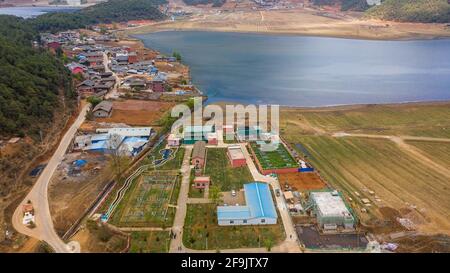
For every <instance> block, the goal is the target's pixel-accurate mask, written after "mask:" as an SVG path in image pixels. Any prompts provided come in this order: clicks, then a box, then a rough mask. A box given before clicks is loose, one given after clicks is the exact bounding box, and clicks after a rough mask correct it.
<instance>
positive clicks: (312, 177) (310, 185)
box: [279, 173, 327, 191]
mask: <svg viewBox="0 0 450 273" xmlns="http://www.w3.org/2000/svg"><path fill="white" fill-rule="evenodd" d="M279 180H280V184H281V185H283V186H284V185H285V183H288V184H289V186H291V188H292V189H293V190H297V191H307V190H320V189H324V188H326V187H327V185H326V184H325V182H323V181H322V179H320V177H319V176H318V175H317V174H316V173H286V174H280V175H279Z"/></svg>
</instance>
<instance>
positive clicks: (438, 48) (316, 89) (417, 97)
mask: <svg viewBox="0 0 450 273" xmlns="http://www.w3.org/2000/svg"><path fill="white" fill-rule="evenodd" d="M136 37H137V38H139V39H142V40H143V42H144V44H145V45H146V46H147V47H151V48H154V49H157V50H159V51H161V52H163V53H166V54H171V53H172V52H173V51H178V52H180V53H181V54H182V57H183V61H184V62H185V63H186V64H188V65H189V66H190V67H191V73H192V77H193V82H194V84H196V85H197V86H198V87H199V88H200V89H201V90H202V91H203V92H205V93H206V94H207V95H208V97H209V101H210V102H214V101H233V102H241V103H257V104H280V105H290V106H326V105H340V104H358V103H394V102H409V101H432V100H449V99H450V40H431V41H367V40H351V39H337V38H320V37H299V36H278V35H260V34H242V33H220V32H195V31H190V32H181V31H180V32H177V31H168V32H158V33H151V34H145V35H138V36H136Z"/></svg>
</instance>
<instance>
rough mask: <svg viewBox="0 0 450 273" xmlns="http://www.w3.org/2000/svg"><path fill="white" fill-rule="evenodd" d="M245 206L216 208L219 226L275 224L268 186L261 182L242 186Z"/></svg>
mask: <svg viewBox="0 0 450 273" xmlns="http://www.w3.org/2000/svg"><path fill="white" fill-rule="evenodd" d="M244 195H245V202H246V205H245V206H218V207H217V221H218V224H219V225H220V226H229V225H268V224H276V223H277V217H278V216H277V211H276V209H275V205H274V203H273V199H272V194H271V192H270V188H269V185H268V184H266V183H261V182H254V183H248V184H245V185H244Z"/></svg>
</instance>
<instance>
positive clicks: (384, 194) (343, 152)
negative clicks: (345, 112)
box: [292, 136, 450, 234]
mask: <svg viewBox="0 0 450 273" xmlns="http://www.w3.org/2000/svg"><path fill="white" fill-rule="evenodd" d="M297 141H298V142H299V143H301V144H302V145H303V147H305V148H306V149H307V150H308V152H309V154H310V156H309V160H310V161H311V162H312V163H313V165H314V167H316V168H317V169H318V170H320V173H321V175H322V176H323V177H324V178H325V179H326V180H327V181H329V182H330V183H331V184H332V185H333V186H335V187H337V188H339V189H342V190H344V192H345V193H346V195H347V196H349V197H351V198H352V199H353V206H357V207H364V206H363V205H362V203H361V201H360V198H363V197H366V198H368V199H370V200H371V203H372V206H371V207H370V208H369V207H366V208H367V209H368V210H369V213H370V215H371V216H375V217H380V212H379V211H378V208H381V207H385V206H387V207H392V208H395V209H396V210H398V211H404V212H405V214H408V215H407V216H405V217H409V218H411V219H412V220H413V222H414V224H415V226H416V227H417V228H418V229H419V230H422V231H429V232H444V233H447V234H450V221H449V218H450V217H449V216H450V215H449V213H450V202H449V200H448V196H450V180H449V179H448V178H447V177H443V176H442V175H440V174H437V173H435V172H434V171H432V170H430V169H429V168H427V166H426V165H425V164H423V163H422V162H421V161H419V160H417V159H415V158H413V157H412V156H410V155H409V154H407V153H405V152H404V151H403V150H402V149H400V148H399V147H398V146H397V145H396V144H395V143H394V142H391V141H389V140H378V139H365V138H332V137H327V136H301V137H298V138H297ZM293 144H294V143H293ZM292 146H293V147H295V145H292ZM299 152H302V151H300V150H299ZM442 153H445V151H443V152H442ZM447 158H448V155H447ZM441 160H444V161H445V160H446V159H445V158H441ZM447 164H448V161H447ZM369 191H374V194H369V193H368V192H369ZM355 192H358V194H359V195H361V196H360V197H358V196H357V194H355ZM375 196H376V197H378V198H379V199H381V202H378V201H376V200H375V199H376V197H375ZM406 212H407V213H406ZM362 217H363V220H368V219H367V217H365V216H364V215H362Z"/></svg>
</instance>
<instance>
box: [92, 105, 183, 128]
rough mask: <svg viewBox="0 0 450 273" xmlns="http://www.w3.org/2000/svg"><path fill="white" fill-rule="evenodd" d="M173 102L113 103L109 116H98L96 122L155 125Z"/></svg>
mask: <svg viewBox="0 0 450 273" xmlns="http://www.w3.org/2000/svg"><path fill="white" fill-rule="evenodd" d="M174 105H175V104H174V103H169V102H159V101H143V100H126V101H117V102H114V103H113V112H112V115H111V117H109V118H98V119H96V121H97V122H112V123H126V124H128V125H134V126H148V125H155V124H156V122H157V121H158V120H159V119H160V118H161V117H162V116H163V115H164V113H165V112H166V111H168V110H170V109H171V108H172V107H173V106H174Z"/></svg>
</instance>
